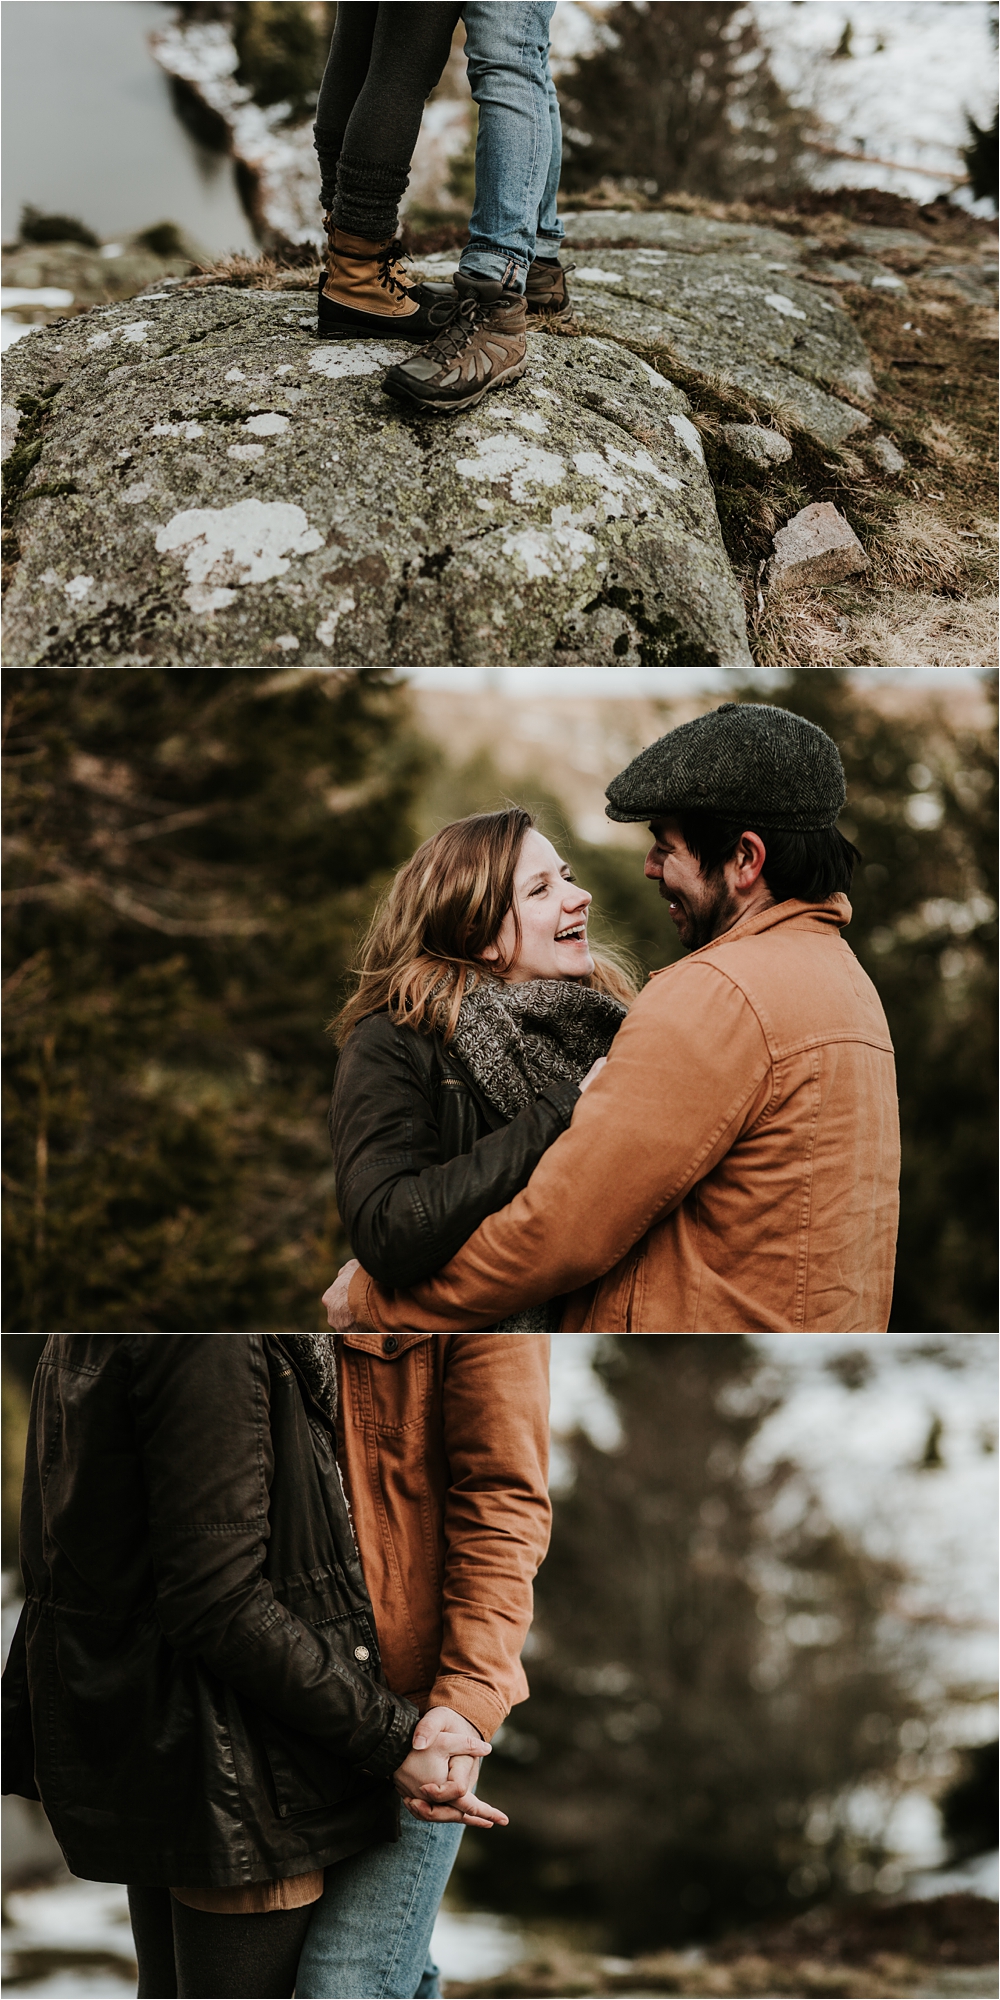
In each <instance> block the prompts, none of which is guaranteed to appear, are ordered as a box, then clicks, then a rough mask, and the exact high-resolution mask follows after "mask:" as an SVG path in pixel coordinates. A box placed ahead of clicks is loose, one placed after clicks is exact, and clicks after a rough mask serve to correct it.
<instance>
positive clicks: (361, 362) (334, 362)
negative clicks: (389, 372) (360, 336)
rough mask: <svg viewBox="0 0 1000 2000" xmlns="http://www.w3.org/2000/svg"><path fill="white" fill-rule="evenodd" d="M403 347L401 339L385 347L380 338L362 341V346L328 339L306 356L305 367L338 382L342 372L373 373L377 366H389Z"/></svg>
mask: <svg viewBox="0 0 1000 2000" xmlns="http://www.w3.org/2000/svg"><path fill="white" fill-rule="evenodd" d="M405 346H406V343H405V342H404V341H401V340H397V341H394V342H393V344H392V346H391V347H389V346H387V345H386V344H385V343H384V342H382V341H376V340H366V341H365V344H364V346H363V347H361V346H354V347H345V346H342V345H341V344H340V342H331V344H330V346H329V347H317V349H316V352H315V353H314V354H310V356H309V366H310V368H311V369H312V370H313V372H314V374H316V375H326V376H328V377H329V379H330V381H331V382H338V381H340V380H341V379H342V378H343V377H344V376H346V375H377V374H378V372H379V369H380V368H389V367H391V366H392V363H393V362H394V361H398V360H399V359H400V355H401V353H402V351H403V349H404V347H405Z"/></svg>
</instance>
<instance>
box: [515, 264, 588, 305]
mask: <svg viewBox="0 0 1000 2000" xmlns="http://www.w3.org/2000/svg"><path fill="white" fill-rule="evenodd" d="M575 270H576V265H575V264H560V262H559V260H558V258H557V257H535V258H534V259H533V261H532V262H531V263H530V264H529V265H528V279H527V286H526V289H525V295H524V298H525V304H526V306H527V308H528V311H529V313H538V314H539V315H543V316H544V317H545V318H546V319H568V318H569V316H570V314H571V312H572V310H573V307H572V305H571V303H570V296H569V286H568V285H567V283H566V273H567V271H575Z"/></svg>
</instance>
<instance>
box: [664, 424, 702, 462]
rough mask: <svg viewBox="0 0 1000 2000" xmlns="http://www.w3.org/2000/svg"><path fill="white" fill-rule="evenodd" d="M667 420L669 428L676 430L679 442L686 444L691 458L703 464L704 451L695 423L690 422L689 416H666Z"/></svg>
mask: <svg viewBox="0 0 1000 2000" xmlns="http://www.w3.org/2000/svg"><path fill="white" fill-rule="evenodd" d="M667 422H668V424H669V425H670V428H671V430H672V431H675V432H676V434H677V436H678V437H679V438H680V441H681V443H682V444H685V445H687V448H688V450H689V452H690V453H691V456H692V458H696V459H697V460H698V464H699V465H704V463H705V453H704V451H703V450H702V443H701V438H700V437H699V435H698V430H697V427H696V425H694V424H693V423H692V422H691V419H690V417H679V416H672V417H668V418H667Z"/></svg>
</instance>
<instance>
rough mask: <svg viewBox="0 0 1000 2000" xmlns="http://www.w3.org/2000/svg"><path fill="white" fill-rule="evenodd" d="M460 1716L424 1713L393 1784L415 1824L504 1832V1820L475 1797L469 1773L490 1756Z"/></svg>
mask: <svg viewBox="0 0 1000 2000" xmlns="http://www.w3.org/2000/svg"><path fill="white" fill-rule="evenodd" d="M489 1753H490V1746H489V1744H488V1743H484V1742H483V1740H482V1738H481V1737H480V1736H478V1735H477V1734H476V1732H475V1730H473V1729H472V1728H470V1725H469V1724H468V1723H467V1722H466V1720H465V1718H464V1716H461V1715H458V1714H456V1712H455V1711H454V1709H449V1708H435V1709H429V1710H428V1712H427V1714H426V1715H425V1716H423V1717H422V1718H421V1720H420V1722H419V1723H418V1725H417V1728H416V1730H415V1732H414V1738H413V1748H412V1750H411V1751H410V1754H409V1756H408V1757H406V1758H405V1759H404V1761H403V1763H402V1764H401V1765H400V1766H399V1769H398V1770H397V1771H396V1772H394V1774H393V1784H394V1785H395V1787H396V1790H397V1791H398V1792H399V1794H400V1796H401V1797H402V1800H403V1803H404V1805H405V1806H406V1809H407V1811H408V1812H409V1813H411V1814H412V1816H413V1818H414V1819H420V1820H424V1821H428V1820H437V1821H442V1820H452V1821H455V1820H459V1821H461V1822H462V1824H463V1825H465V1826H477V1827H481V1828H482V1829H483V1830H484V1831H486V1830H488V1828H490V1827H491V1826H506V1825H507V1815H506V1813H502V1812H500V1811H499V1810H498V1808H497V1807H496V1806H490V1805H485V1804H484V1803H483V1802H482V1801H481V1800H480V1799H477V1798H476V1796H475V1780H474V1778H473V1777H472V1773H473V1771H474V1769H475V1766H476V1765H477V1763H478V1762H479V1760H480V1759H481V1758H483V1757H487V1756H489Z"/></svg>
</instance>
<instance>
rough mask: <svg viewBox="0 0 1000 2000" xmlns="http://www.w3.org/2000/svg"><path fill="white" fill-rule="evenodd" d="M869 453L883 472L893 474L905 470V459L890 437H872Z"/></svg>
mask: <svg viewBox="0 0 1000 2000" xmlns="http://www.w3.org/2000/svg"><path fill="white" fill-rule="evenodd" d="M871 455H872V457H873V459H874V460H875V463H876V465H880V466H881V468H882V471H883V472H889V473H892V474H894V475H895V474H896V473H897V472H905V471H906V460H905V458H904V457H903V454H902V452H901V451H900V449H899V447H898V445H894V444H893V442H892V439H891V438H887V437H877V438H872V441H871Z"/></svg>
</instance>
